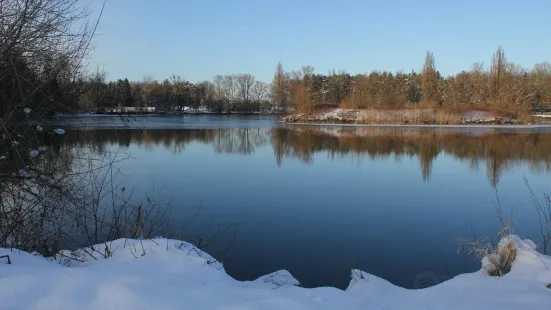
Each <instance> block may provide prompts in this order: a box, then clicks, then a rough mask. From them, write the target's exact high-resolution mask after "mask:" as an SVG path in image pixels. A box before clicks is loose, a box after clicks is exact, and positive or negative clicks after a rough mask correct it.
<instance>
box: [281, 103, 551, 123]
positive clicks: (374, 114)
mask: <svg viewBox="0 0 551 310" xmlns="http://www.w3.org/2000/svg"><path fill="white" fill-rule="evenodd" d="M549 117H551V116H550V115H546V114H534V115H530V114H521V115H517V114H513V113H509V112H499V111H492V110H484V109H461V108H460V109H457V108H455V109H454V108H453V107H452V108H413V109H411V108H401V109H376V108H372V109H344V108H331V109H320V110H313V111H312V112H309V113H301V112H294V113H291V114H288V115H286V116H284V117H282V118H281V119H280V122H281V123H285V124H290V125H293V124H294V125H314V126H315V125H321V126H323V125H331V126H364V127H369V126H371V127H376V126H402V127H496V128H503V127H517V128H539V127H542V126H543V127H549V126H551V124H549V125H547V124H545V123H544V124H542V123H541V122H543V121H544V120H545V119H547V118H549Z"/></svg>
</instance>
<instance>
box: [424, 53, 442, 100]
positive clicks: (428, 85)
mask: <svg viewBox="0 0 551 310" xmlns="http://www.w3.org/2000/svg"><path fill="white" fill-rule="evenodd" d="M421 89H422V91H423V99H424V100H425V101H426V102H429V103H435V102H437V101H438V75H437V72H436V65H435V63H434V55H433V54H432V52H431V51H427V53H426V55H425V63H424V64H423V70H422V72H421Z"/></svg>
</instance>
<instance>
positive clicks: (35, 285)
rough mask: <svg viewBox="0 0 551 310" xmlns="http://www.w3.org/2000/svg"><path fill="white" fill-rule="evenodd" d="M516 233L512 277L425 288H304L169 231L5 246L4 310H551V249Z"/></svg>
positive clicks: (369, 281)
mask: <svg viewBox="0 0 551 310" xmlns="http://www.w3.org/2000/svg"><path fill="white" fill-rule="evenodd" d="M511 239H512V240H513V241H514V244H515V245H516V247H517V249H518V252H517V259H516V261H515V262H514V264H513V268H512V271H511V272H510V273H508V274H507V275H505V276H504V277H499V278H497V277H490V276H488V275H486V274H485V273H484V271H483V270H484V269H481V271H479V272H475V273H471V274H464V275H460V276H457V277H455V278H454V279H451V280H449V281H447V282H444V283H442V284H440V285H437V286H433V287H430V288H426V289H422V290H406V289H403V288H400V287H396V286H394V285H392V284H390V283H389V282H387V281H385V280H383V279H380V278H377V277H375V276H372V275H369V274H367V273H364V272H361V271H358V270H353V271H352V272H351V275H352V279H351V281H350V285H349V287H348V289H347V290H345V291H342V290H339V289H336V288H331V287H321V288H314V289H306V288H301V287H299V286H297V285H298V281H297V280H295V279H294V278H293V277H292V276H291V275H290V274H289V273H288V272H286V271H279V272H276V273H273V274H270V275H267V276H264V277H261V278H260V279H257V280H255V281H251V282H240V281H237V280H234V279H233V278H231V277H230V276H228V275H227V274H226V273H225V272H224V270H223V268H222V265H221V264H220V263H218V262H216V261H215V260H214V259H212V257H210V256H209V255H208V254H206V253H204V252H201V251H199V250H197V249H196V248H195V247H193V246H192V245H190V244H187V243H185V242H182V241H177V240H167V239H155V240H144V241H140V240H124V239H121V240H117V241H113V242H111V243H108V244H107V246H106V245H99V246H96V247H94V248H95V251H92V250H91V249H87V250H79V251H76V252H74V253H71V252H68V251H64V252H62V254H63V255H59V256H58V257H57V259H56V261H52V260H48V259H45V258H42V257H40V256H36V255H32V254H29V253H26V252H21V251H18V250H9V249H0V256H3V255H9V256H10V259H11V263H12V264H11V265H8V264H7V259H6V258H2V259H0V309H117V310H122V309H228V310H229V309H233V310H237V309H263V310H270V309H285V310H292V309H343V310H346V309H389V310H390V309H439V310H440V309H469V310H472V309H499V310H508V309H511V310H513V309H514V310H518V309H527V310H528V309H530V310H538V309H542V310H543V309H551V308H550V307H551V289H549V288H547V287H546V285H547V284H549V283H551V271H550V270H549V268H551V257H548V256H543V255H540V254H539V253H537V252H536V251H535V249H534V248H535V246H534V244H533V243H532V242H531V241H522V240H520V239H519V238H518V237H516V236H511ZM90 254H93V256H94V257H92V256H91V255H90ZM427 255H429V254H427ZM104 256H110V257H108V258H107V259H105V258H104ZM67 257H73V258H75V259H76V260H71V259H69V258H67ZM312 263H315V262H312ZM403 263H404V264H407V257H404V262H403ZM320 272H323V270H320Z"/></svg>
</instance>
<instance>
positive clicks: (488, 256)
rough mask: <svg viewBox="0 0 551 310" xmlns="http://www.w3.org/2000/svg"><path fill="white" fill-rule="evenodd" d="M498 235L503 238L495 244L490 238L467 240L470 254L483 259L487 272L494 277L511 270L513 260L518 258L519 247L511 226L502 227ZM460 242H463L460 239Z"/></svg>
mask: <svg viewBox="0 0 551 310" xmlns="http://www.w3.org/2000/svg"><path fill="white" fill-rule="evenodd" d="M498 236H500V239H501V240H502V241H501V242H500V243H499V244H498V245H497V246H495V245H494V244H493V243H492V242H491V241H490V240H489V239H488V238H483V239H482V240H480V241H473V242H466V245H467V248H468V249H469V254H474V255H475V256H476V257H477V258H478V259H480V260H481V261H482V266H483V268H484V271H485V272H486V274H488V275H489V276H492V277H501V276H504V275H505V274H507V273H509V271H511V267H512V265H513V262H514V261H515V259H516V258H517V249H516V248H515V245H514V243H513V241H512V240H511V238H509V236H510V226H508V227H505V228H504V229H502V230H501V231H500V232H499V233H498ZM460 242H463V241H462V240H460Z"/></svg>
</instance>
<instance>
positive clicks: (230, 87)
mask: <svg viewBox="0 0 551 310" xmlns="http://www.w3.org/2000/svg"><path fill="white" fill-rule="evenodd" d="M81 87H82V92H81V93H82V95H81V97H80V98H79V100H78V106H79V108H80V109H81V110H88V111H94V112H105V111H109V110H112V109H113V108H117V107H133V108H145V107H154V108H155V111H156V112H182V111H184V109H185V108H190V109H194V110H198V109H200V108H203V109H206V110H209V111H212V112H219V113H221V112H233V111H237V112H255V111H260V109H261V108H266V107H268V106H269V101H268V98H269V97H268V95H269V88H268V85H267V84H266V83H263V82H261V81H258V80H257V79H256V78H255V77H254V76H253V75H251V74H246V73H245V74H229V75H224V76H222V75H217V76H215V77H214V79H213V81H212V82H211V81H202V82H198V83H192V82H190V81H187V80H185V79H183V78H181V77H180V76H178V75H172V76H170V77H169V78H167V79H165V80H163V81H161V82H159V81H158V80H154V79H153V78H151V77H145V78H144V79H143V80H142V81H133V82H130V81H128V79H124V80H122V79H119V80H117V81H111V82H107V81H106V79H105V74H104V73H101V72H100V73H96V74H93V75H92V76H91V77H89V78H88V79H87V80H85V81H81Z"/></svg>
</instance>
